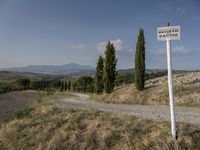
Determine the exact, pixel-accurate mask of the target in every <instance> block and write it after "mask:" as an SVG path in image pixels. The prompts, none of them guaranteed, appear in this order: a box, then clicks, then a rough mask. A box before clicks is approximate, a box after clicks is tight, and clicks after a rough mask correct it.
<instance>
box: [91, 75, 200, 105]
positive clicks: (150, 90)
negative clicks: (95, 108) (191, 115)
mask: <svg viewBox="0 0 200 150" xmlns="http://www.w3.org/2000/svg"><path fill="white" fill-rule="evenodd" d="M165 78H166V77H165ZM188 78H189V77H188ZM158 79H159V78H158ZM199 79H200V77H199ZM174 96H175V104H176V105H179V106H198V107H199V106H200V84H197V85H193V84H180V83H177V82H175V84H174ZM92 99H94V100H97V101H103V102H106V103H122V104H147V105H160V104H161V105H168V104H169V98H168V87H167V82H166V81H164V82H163V83H162V84H155V85H154V84H147V85H146V89H145V90H143V91H138V90H136V88H135V86H134V85H133V84H130V85H127V86H120V87H117V88H116V89H115V90H114V91H113V92H112V93H111V94H101V95H92Z"/></svg>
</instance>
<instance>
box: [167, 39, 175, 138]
mask: <svg viewBox="0 0 200 150" xmlns="http://www.w3.org/2000/svg"><path fill="white" fill-rule="evenodd" d="M171 56H172V54H171V42H170V40H167V68H168V88H169V100H170V116H171V132H172V138H174V139H176V122H175V112H174V96H173V83H172V59H171Z"/></svg>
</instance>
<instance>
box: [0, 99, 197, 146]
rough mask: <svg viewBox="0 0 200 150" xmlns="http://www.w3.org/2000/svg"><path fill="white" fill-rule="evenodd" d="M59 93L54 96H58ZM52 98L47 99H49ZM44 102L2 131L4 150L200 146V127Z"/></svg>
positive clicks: (1, 141) (0, 143) (8, 124)
mask: <svg viewBox="0 0 200 150" xmlns="http://www.w3.org/2000/svg"><path fill="white" fill-rule="evenodd" d="M55 97H57V96H52V98H53V99H54V98H55ZM47 99H48V98H46V101H48V100H47ZM46 101H44V100H43V101H42V102H41V103H40V104H38V105H36V106H34V107H33V108H27V109H26V110H23V111H20V112H18V113H17V114H16V115H15V117H14V119H12V120H11V121H9V122H8V123H6V124H4V125H3V126H2V128H1V130H0V149H125V150H126V149H194V150H195V149H198V148H199V147H200V140H199V139H200V126H197V125H189V124H184V123H179V124H178V140H177V142H174V141H173V140H172V139H171V138H170V124H169V123H168V122H162V123H161V122H159V123H157V122H155V121H151V120H145V119H140V118H136V117H131V116H119V115H115V114H109V113H103V112H96V111H83V110H73V109H60V108H55V107H54V106H53V105H52V104H51V103H49V102H48V103H47V102H46Z"/></svg>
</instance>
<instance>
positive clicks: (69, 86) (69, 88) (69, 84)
mask: <svg viewBox="0 0 200 150" xmlns="http://www.w3.org/2000/svg"><path fill="white" fill-rule="evenodd" d="M68 90H69V91H70V90H71V81H69V82H68Z"/></svg>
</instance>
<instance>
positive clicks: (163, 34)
mask: <svg viewBox="0 0 200 150" xmlns="http://www.w3.org/2000/svg"><path fill="white" fill-rule="evenodd" d="M157 39H158V40H159V41H166V46H167V68H168V88H169V100H170V103H169V104H170V117H171V132H172V137H173V138H174V139H176V119H175V110H174V95H173V83H172V57H171V56H172V52H171V40H180V26H170V24H169V23H168V26H166V27H159V28H157Z"/></svg>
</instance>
